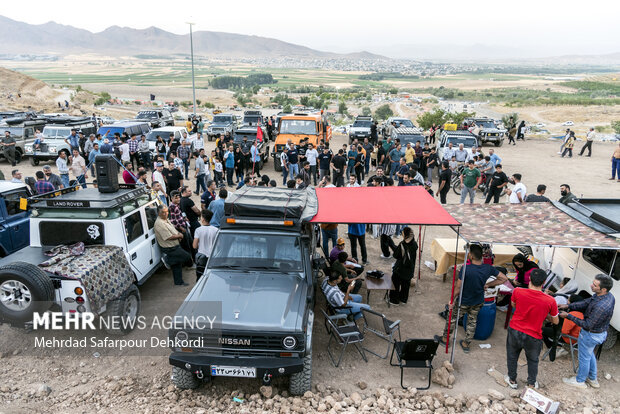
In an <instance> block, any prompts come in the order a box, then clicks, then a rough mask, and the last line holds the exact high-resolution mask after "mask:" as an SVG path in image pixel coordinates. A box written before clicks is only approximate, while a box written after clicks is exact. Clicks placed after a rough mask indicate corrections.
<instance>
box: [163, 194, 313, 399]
mask: <svg viewBox="0 0 620 414" xmlns="http://www.w3.org/2000/svg"><path fill="white" fill-rule="evenodd" d="M317 206H318V203H317V198H316V194H315V192H314V190H312V189H306V190H302V191H300V190H291V189H283V188H282V189H281V188H271V189H266V188H261V187H250V188H248V189H247V190H246V191H241V192H236V193H234V194H233V195H232V196H231V197H229V198H228V199H227V200H226V204H225V212H226V214H225V217H224V218H223V219H222V223H221V226H222V227H221V229H220V231H219V233H218V235H217V239H216V240H215V245H214V247H213V250H212V252H211V256H210V257H209V262H208V264H207V268H206V270H205V273H204V275H203V276H202V277H201V278H200V280H199V281H198V282H197V283H196V286H194V288H193V289H192V291H191V292H190V293H189V295H188V296H187V298H185V301H184V302H183V304H182V305H181V307H180V308H179V310H178V311H177V314H176V319H177V320H191V318H192V317H194V318H195V317H196V316H198V315H203V314H204V313H205V309H203V307H204V306H205V305H204V304H207V303H213V302H214V301H216V302H220V303H221V312H222V315H221V319H220V321H221V323H220V325H219V326H217V332H216V331H212V330H200V329H192V328H188V329H185V327H178V328H179V329H171V330H170V331H169V339H171V340H172V341H174V340H175V339H177V340H183V339H189V341H192V340H193V339H195V338H198V337H200V338H202V341H203V345H202V346H200V347H195V348H177V347H172V354H171V355H170V358H169V361H170V364H172V365H173V368H172V382H173V383H174V384H175V385H176V386H177V387H179V388H183V389H187V388H196V387H198V386H199V385H200V382H201V381H208V380H210V379H211V378H213V377H217V376H227V377H241V378H259V379H261V380H262V382H263V383H264V384H269V383H270V382H271V380H272V378H273V377H276V376H290V391H291V393H292V394H295V395H301V394H303V393H304V392H306V391H310V390H311V380H312V327H313V323H314V312H313V308H314V299H315V297H314V295H315V288H316V283H317V276H318V269H319V266H320V263H319V260H320V259H319V258H318V254H317V253H316V252H315V246H316V231H315V230H316V229H315V225H314V224H312V223H310V222H309V220H310V219H311V218H312V217H313V216H314V215H315V214H316V212H317ZM216 323H217V322H216Z"/></svg>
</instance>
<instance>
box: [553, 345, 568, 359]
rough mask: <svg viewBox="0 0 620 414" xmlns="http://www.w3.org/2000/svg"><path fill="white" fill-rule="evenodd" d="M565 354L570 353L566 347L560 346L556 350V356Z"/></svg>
mask: <svg viewBox="0 0 620 414" xmlns="http://www.w3.org/2000/svg"><path fill="white" fill-rule="evenodd" d="M564 355H568V351H567V350H566V349H564V348H560V347H558V349H557V350H556V351H555V357H556V358H558V357H561V356H564Z"/></svg>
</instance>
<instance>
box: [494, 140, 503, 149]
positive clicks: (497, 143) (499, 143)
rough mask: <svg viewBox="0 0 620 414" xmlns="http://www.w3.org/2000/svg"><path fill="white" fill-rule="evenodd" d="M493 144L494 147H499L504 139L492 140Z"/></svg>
mask: <svg viewBox="0 0 620 414" xmlns="http://www.w3.org/2000/svg"><path fill="white" fill-rule="evenodd" d="M494 144H495V146H496V147H501V146H502V145H504V140H503V139H500V140H499V141H497V142H494Z"/></svg>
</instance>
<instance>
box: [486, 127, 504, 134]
mask: <svg viewBox="0 0 620 414" xmlns="http://www.w3.org/2000/svg"><path fill="white" fill-rule="evenodd" d="M480 132H486V133H487V134H488V133H491V134H493V133H496V132H497V133H499V132H506V130H505V129H499V128H482V129H481V130H480Z"/></svg>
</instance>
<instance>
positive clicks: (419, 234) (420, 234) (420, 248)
mask: <svg viewBox="0 0 620 414" xmlns="http://www.w3.org/2000/svg"><path fill="white" fill-rule="evenodd" d="M418 243H419V244H418V281H417V283H416V284H415V289H414V290H413V291H414V292H418V285H419V284H420V272H421V267H420V266H422V246H423V241H422V225H420V229H419V230H418ZM413 275H414V277H415V268H414V269H413Z"/></svg>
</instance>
